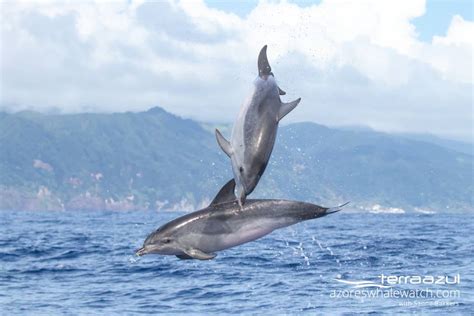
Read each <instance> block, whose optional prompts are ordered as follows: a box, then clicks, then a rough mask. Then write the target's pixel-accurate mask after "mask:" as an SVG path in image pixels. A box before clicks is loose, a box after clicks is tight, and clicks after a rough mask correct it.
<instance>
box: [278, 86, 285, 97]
mask: <svg viewBox="0 0 474 316" xmlns="http://www.w3.org/2000/svg"><path fill="white" fill-rule="evenodd" d="M278 94H279V95H285V94H286V92H285V91H283V90H281V88H280V87H278Z"/></svg>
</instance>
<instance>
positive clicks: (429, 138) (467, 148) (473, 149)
mask: <svg viewBox="0 0 474 316" xmlns="http://www.w3.org/2000/svg"><path fill="white" fill-rule="evenodd" d="M400 136H404V137H406V138H408V139H414V140H420V141H424V142H427V143H432V144H436V145H439V146H442V147H445V148H449V149H452V150H455V151H458V152H460V153H465V154H469V155H474V144H473V143H468V142H462V141H458V140H451V139H444V138H440V137H437V136H434V135H429V134H400Z"/></svg>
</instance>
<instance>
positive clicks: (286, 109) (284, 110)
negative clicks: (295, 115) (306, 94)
mask: <svg viewBox="0 0 474 316" xmlns="http://www.w3.org/2000/svg"><path fill="white" fill-rule="evenodd" d="M300 101H301V98H298V99H296V100H295V101H291V102H288V103H284V102H282V103H281V105H280V112H279V113H278V121H280V120H281V119H282V118H283V117H285V115H287V114H288V113H290V112H291V111H292V110H293V109H294V108H296V106H297V105H298V103H300Z"/></svg>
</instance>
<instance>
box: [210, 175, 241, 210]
mask: <svg viewBox="0 0 474 316" xmlns="http://www.w3.org/2000/svg"><path fill="white" fill-rule="evenodd" d="M234 189H235V180H234V179H231V180H229V182H227V183H226V184H224V186H223V187H222V188H221V189H220V191H219V193H217V195H216V197H215V198H214V200H212V202H211V204H210V205H209V206H211V205H216V204H221V203H225V202H231V201H235V195H234Z"/></svg>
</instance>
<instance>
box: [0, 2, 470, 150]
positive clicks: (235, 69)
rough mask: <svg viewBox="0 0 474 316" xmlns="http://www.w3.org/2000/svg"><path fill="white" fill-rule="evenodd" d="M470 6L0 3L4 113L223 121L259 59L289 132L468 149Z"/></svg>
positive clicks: (235, 108) (234, 110)
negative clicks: (339, 130)
mask: <svg viewBox="0 0 474 316" xmlns="http://www.w3.org/2000/svg"><path fill="white" fill-rule="evenodd" d="M471 3H472V1H468V0H451V1H448V0H446V1H440V0H438V1H433V0H431V1H430V0H429V1H428V2H425V1H424V0H393V1H391V0H360V1H338V0H323V1H316V2H309V1H289V2H285V1H264V0H262V1H258V2H257V1H254V0H251V1H243V2H242V1H238V2H237V1H216V0H193V1H175V0H161V1H145V2H143V1H140V0H116V1H110V2H108V1H87V2H85V1H84V2H83V1H80V2H79V1H71V2H66V1H55V0H52V1H44V2H39V1H37V2H35V1H28V2H0V5H1V8H2V10H0V26H1V27H0V32H1V34H0V39H1V44H2V45H1V48H0V49H1V54H0V55H1V58H0V71H1V81H0V91H1V93H0V110H7V111H20V110H25V109H29V110H35V111H55V112H63V113H75V112H123V111H143V110H147V109H148V108H150V107H153V106H161V107H163V108H164V109H165V110H167V111H169V112H172V113H174V114H177V115H180V116H183V117H187V118H192V119H195V120H199V121H207V122H224V123H232V122H233V121H234V120H235V117H236V116H237V114H238V112H239V109H240V106H241V104H242V102H243V101H244V100H245V98H246V96H247V94H248V93H249V91H250V89H251V85H252V82H253V80H254V78H255V76H256V58H257V54H258V51H259V50H260V49H261V47H262V46H263V45H265V44H267V45H268V56H269V61H270V64H271V66H272V70H273V73H274V74H275V77H276V80H277V81H278V84H279V85H280V86H281V87H282V89H283V90H285V91H286V92H287V95H286V96H284V97H283V98H282V99H283V101H284V102H288V101H291V100H294V99H296V98H298V97H301V98H302V101H301V103H300V105H299V106H298V107H297V109H295V110H294V111H292V113H290V115H288V116H287V117H285V122H284V123H285V124H287V123H291V122H299V121H313V122H316V123H320V124H325V125H329V126H341V125H352V126H354V125H357V126H368V127H370V128H372V129H375V130H380V131H385V132H408V133H430V134H434V135H438V136H441V137H445V138H453V139H460V140H470V141H472V137H473V136H472V135H473V133H474V131H473V107H472V104H473V95H472V94H473V93H472V91H473V82H474V81H473V73H472V69H473V68H472V64H473V46H474V22H473V16H472V4H471Z"/></svg>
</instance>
